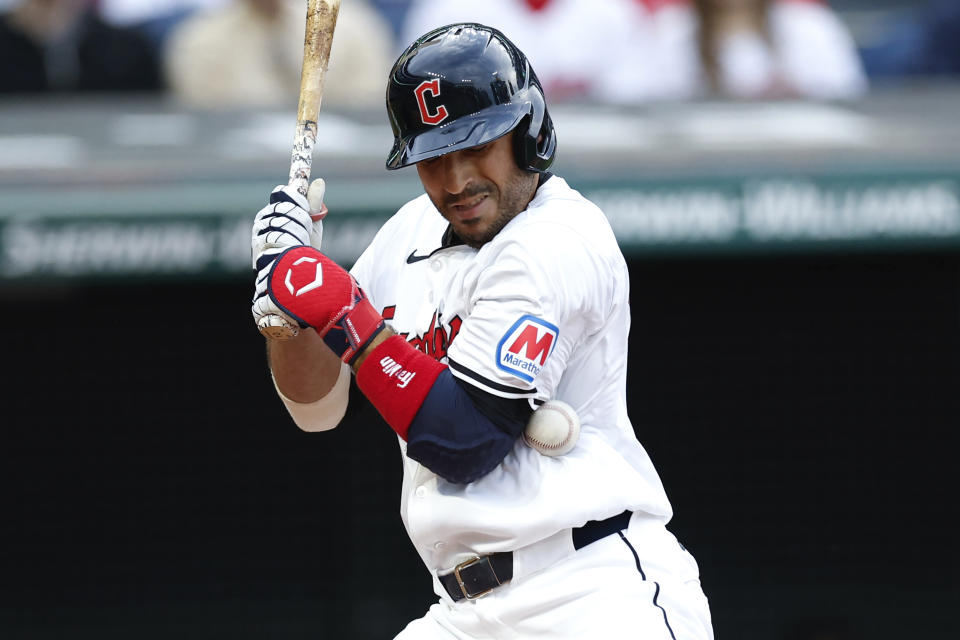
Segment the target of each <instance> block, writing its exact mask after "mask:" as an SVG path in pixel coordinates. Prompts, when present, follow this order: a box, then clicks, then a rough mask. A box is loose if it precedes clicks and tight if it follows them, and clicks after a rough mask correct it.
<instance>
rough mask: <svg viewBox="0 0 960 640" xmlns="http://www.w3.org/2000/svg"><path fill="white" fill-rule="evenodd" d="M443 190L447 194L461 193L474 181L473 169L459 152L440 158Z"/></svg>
mask: <svg viewBox="0 0 960 640" xmlns="http://www.w3.org/2000/svg"><path fill="white" fill-rule="evenodd" d="M440 162H441V163H442V164H441V175H442V181H443V190H444V191H446V192H447V193H451V194H458V193H462V192H463V191H464V190H465V189H466V188H467V187H469V186H470V184H471V183H472V182H473V180H474V171H473V167H472V165H471V164H470V162H468V161H467V160H466V159H465V158H464V156H463V154H462V153H461V152H459V151H454V152H453V153H448V154H446V155H444V156H441V157H440Z"/></svg>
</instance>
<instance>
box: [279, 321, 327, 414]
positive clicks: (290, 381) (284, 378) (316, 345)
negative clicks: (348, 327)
mask: <svg viewBox="0 0 960 640" xmlns="http://www.w3.org/2000/svg"><path fill="white" fill-rule="evenodd" d="M267 358H268V361H269V364H270V370H271V371H272V372H273V379H274V382H275V383H276V385H277V388H278V389H279V390H280V393H282V394H283V395H284V396H286V397H287V398H289V399H291V400H293V401H295V402H300V403H309V402H315V401H316V400H319V399H320V398H323V397H324V396H326V395H327V393H329V392H330V390H331V389H332V388H333V385H334V384H335V383H336V381H337V378H338V377H339V376H340V367H341V361H340V358H338V357H337V356H336V354H334V353H333V352H332V351H330V349H329V348H327V346H326V345H325V344H324V343H323V340H322V339H321V338H320V336H319V335H317V332H316V331H313V330H312V329H308V330H305V331H301V332H300V334H299V335H298V336H297V337H295V338H292V339H289V340H267Z"/></svg>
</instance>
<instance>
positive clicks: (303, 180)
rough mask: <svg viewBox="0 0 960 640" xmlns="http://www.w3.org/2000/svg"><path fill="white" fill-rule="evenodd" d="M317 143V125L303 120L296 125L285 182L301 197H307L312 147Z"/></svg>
mask: <svg viewBox="0 0 960 640" xmlns="http://www.w3.org/2000/svg"><path fill="white" fill-rule="evenodd" d="M316 142H317V123H316V122H314V121H312V120H304V121H301V122H298V123H297V129H296V134H295V136H294V139H293V153H292V154H291V157H290V179H289V181H288V182H287V184H289V185H290V186H291V187H296V189H297V191H299V192H300V194H301V195H303V197H307V191H308V189H309V188H310V168H311V165H312V164H313V147H314V145H315V144H316Z"/></svg>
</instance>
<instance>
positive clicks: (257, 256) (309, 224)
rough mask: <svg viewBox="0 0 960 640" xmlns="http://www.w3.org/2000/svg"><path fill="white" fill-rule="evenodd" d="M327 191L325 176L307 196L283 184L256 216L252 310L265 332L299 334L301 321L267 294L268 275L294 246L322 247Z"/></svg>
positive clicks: (314, 182) (251, 243)
mask: <svg viewBox="0 0 960 640" xmlns="http://www.w3.org/2000/svg"><path fill="white" fill-rule="evenodd" d="M325 191H326V183H325V182H324V181H323V178H317V179H316V180H314V181H313V183H312V184H311V185H310V188H309V190H308V191H307V197H306V198H304V197H303V195H301V194H300V192H299V191H297V189H296V188H295V187H292V186H289V185H279V186H277V187H276V188H275V189H274V190H273V192H272V193H271V194H270V204H268V205H267V206H265V207H264V208H263V209H261V210H260V211H258V212H257V215H256V217H255V218H254V221H253V233H252V236H251V240H250V247H251V253H252V256H253V260H252V262H253V268H254V269H256V271H257V281H256V288H255V291H254V294H253V306H252V308H251V312H252V313H253V319H254V321H255V322H256V323H257V328H258V329H260V330H261V332H264V333H268V334H269V330H270V329H271V328H275V329H276V330H277V333H278V334H283V333H285V332H290V333H292V334H293V335H296V334H297V333H298V331H299V326H298V324H297V323H296V322H294V321H293V319H292V318H290V317H289V316H287V315H286V314H285V313H283V312H282V311H280V309H279V308H277V306H276V305H275V304H274V303H273V301H272V300H271V299H270V296H268V295H267V276H268V275H269V273H270V267H271V266H272V265H273V261H274V260H275V259H276V257H277V256H278V255H279V254H281V253H283V252H284V251H286V250H287V249H289V248H290V247H296V246H301V245H309V246H312V247H313V248H314V249H317V250H318V251H319V250H320V242H321V240H322V239H323V217H324V216H326V214H327V208H326V205H324V204H323V196H324V192H325Z"/></svg>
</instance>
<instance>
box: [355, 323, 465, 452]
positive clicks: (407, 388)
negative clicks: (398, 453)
mask: <svg viewBox="0 0 960 640" xmlns="http://www.w3.org/2000/svg"><path fill="white" fill-rule="evenodd" d="M446 368H447V365H444V364H440V363H439V362H437V361H436V360H434V359H433V358H431V357H430V356H428V355H426V354H425V353H421V352H420V351H417V350H416V349H414V348H413V347H412V346H410V345H409V344H407V341H406V340H404V339H403V338H402V337H400V336H390V337H389V338H387V339H386V340H384V341H383V342H382V343H380V344H379V345H377V347H376V349H374V350H373V351H372V352H371V353H369V354H368V355H367V357H366V359H365V360H364V361H363V364H362V365H360V369H359V370H358V371H357V386H358V387H360V391H362V392H363V395H365V396H367V398H368V399H369V400H370V402H371V403H372V404H373V406H374V407H376V408H377V411H379V412H380V415H381V416H383V419H384V420H386V421H387V424H389V425H390V427H391V428H392V429H393V430H394V431H396V432H397V435H399V436H400V437H401V438H403V439H404V440H406V439H407V430H408V429H409V428H410V423H411V422H413V418H414V417H415V416H416V415H417V411H419V410H420V406H421V405H422V404H423V401H424V400H425V399H426V397H427V395H428V394H429V393H430V389H432V388H433V383H434V381H435V380H436V379H437V376H439V375H440V374H441V373H442V372H443V370H444V369H446Z"/></svg>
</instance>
